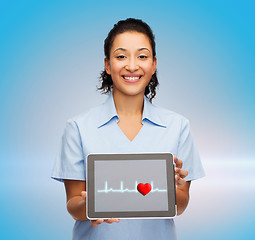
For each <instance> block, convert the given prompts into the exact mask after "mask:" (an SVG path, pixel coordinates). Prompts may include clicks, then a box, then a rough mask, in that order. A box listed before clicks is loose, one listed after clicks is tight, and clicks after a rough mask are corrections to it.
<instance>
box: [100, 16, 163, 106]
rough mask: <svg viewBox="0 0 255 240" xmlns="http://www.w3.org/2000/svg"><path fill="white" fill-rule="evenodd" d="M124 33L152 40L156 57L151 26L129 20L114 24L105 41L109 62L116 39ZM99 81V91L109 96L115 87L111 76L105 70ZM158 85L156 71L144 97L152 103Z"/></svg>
mask: <svg viewBox="0 0 255 240" xmlns="http://www.w3.org/2000/svg"><path fill="white" fill-rule="evenodd" d="M124 32H139V33H143V34H145V35H146V36H147V37H148V38H149V40H150V44H151V48H152V54H153V58H155V57H156V50H155V45H156V44H155V37H154V35H153V32H152V30H151V28H150V27H149V25H148V24H147V23H145V22H143V21H142V20H140V19H134V18H127V19H126V20H121V21H119V22H118V23H117V24H114V27H113V28H112V29H111V31H110V32H109V33H108V36H107V38H106V39H105V40H104V54H105V57H106V58H107V59H108V60H109V59H110V51H111V48H112V45H113V41H114V39H115V37H116V36H117V35H118V34H121V33H124ZM99 79H100V81H101V86H100V87H98V88H97V90H100V91H101V93H104V94H109V93H110V92H111V91H112V86H113V81H112V78H111V75H109V74H107V73H106V71H105V70H104V71H102V72H101V74H100V78H99ZM158 84H159V82H158V78H157V71H155V73H154V74H153V75H152V77H151V80H150V82H149V83H148V85H147V86H146V88H145V92H144V95H145V96H146V97H147V98H148V99H149V101H150V102H152V99H153V98H154V97H155V96H156V87H157V86H158Z"/></svg>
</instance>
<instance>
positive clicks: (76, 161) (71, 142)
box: [51, 120, 86, 182]
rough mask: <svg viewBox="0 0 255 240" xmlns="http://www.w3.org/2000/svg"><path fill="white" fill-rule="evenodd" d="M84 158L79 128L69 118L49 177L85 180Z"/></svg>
mask: <svg viewBox="0 0 255 240" xmlns="http://www.w3.org/2000/svg"><path fill="white" fill-rule="evenodd" d="M84 159H85V158H84V154H83V150H82V142H81V137H80V132H79V128H78V126H77V124H76V122H75V121H73V120H69V121H67V123H66V127H65V131H64V134H63V136H62V141H61V147H60V151H59V154H58V156H57V158H56V161H55V165H54V167H53V171H52V176H51V177H52V178H53V179H55V180H58V181H61V182H63V179H73V180H86V177H85V172H86V165H85V161H84Z"/></svg>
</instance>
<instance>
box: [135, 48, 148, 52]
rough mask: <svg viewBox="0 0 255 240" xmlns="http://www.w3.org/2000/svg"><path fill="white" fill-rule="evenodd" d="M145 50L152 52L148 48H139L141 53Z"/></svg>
mask: <svg viewBox="0 0 255 240" xmlns="http://www.w3.org/2000/svg"><path fill="white" fill-rule="evenodd" d="M143 50H147V51H149V52H150V50H149V49H148V48H139V49H138V51H139V52H140V51H143Z"/></svg>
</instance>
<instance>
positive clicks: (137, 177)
mask: <svg viewBox="0 0 255 240" xmlns="http://www.w3.org/2000/svg"><path fill="white" fill-rule="evenodd" d="M86 165H87V167H86V169H87V170H86V174H87V180H86V187H87V188H86V189H87V201H86V204H87V207H86V209H87V216H88V218H89V219H97V218H104V219H107V218H111V217H116V218H171V217H174V216H175V215H176V200H175V182H174V164H173V155H172V154H171V153H139V154H138V153H134V154H89V155H88V156H87V161H86Z"/></svg>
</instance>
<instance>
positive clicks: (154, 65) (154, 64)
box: [152, 57, 157, 75]
mask: <svg viewBox="0 0 255 240" xmlns="http://www.w3.org/2000/svg"><path fill="white" fill-rule="evenodd" d="M156 67H157V58H156V57H155V58H154V61H153V73H152V75H153V74H154V73H155V71H156Z"/></svg>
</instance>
